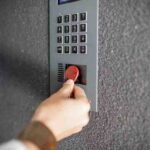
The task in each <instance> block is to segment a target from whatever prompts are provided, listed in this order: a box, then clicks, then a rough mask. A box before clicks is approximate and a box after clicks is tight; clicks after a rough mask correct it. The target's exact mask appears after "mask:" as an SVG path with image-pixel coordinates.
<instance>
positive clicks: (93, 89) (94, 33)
mask: <svg viewBox="0 0 150 150" xmlns="http://www.w3.org/2000/svg"><path fill="white" fill-rule="evenodd" d="M98 9H99V0H49V29H50V32H49V37H50V38H49V40H50V41H49V42H50V47H49V58H50V91H51V94H53V93H54V92H56V91H57V90H58V89H59V88H60V87H61V86H62V84H63V83H64V81H65V80H66V78H65V71H66V69H67V68H68V67H69V66H76V67H77V68H78V69H79V77H78V79H77V80H76V82H75V83H76V84H77V85H78V86H80V87H82V88H83V89H84V90H85V92H86V94H87V96H88V98H89V100H90V101H91V107H92V111H98V108H97V105H98V104H97V103H98V14H99V11H98Z"/></svg>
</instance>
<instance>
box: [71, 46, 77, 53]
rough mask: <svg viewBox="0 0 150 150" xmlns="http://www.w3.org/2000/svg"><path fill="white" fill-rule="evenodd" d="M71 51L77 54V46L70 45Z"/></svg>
mask: <svg viewBox="0 0 150 150" xmlns="http://www.w3.org/2000/svg"><path fill="white" fill-rule="evenodd" d="M71 51H72V53H73V54H77V53H78V48H77V46H72V49H71Z"/></svg>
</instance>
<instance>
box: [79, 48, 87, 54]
mask: <svg viewBox="0 0 150 150" xmlns="http://www.w3.org/2000/svg"><path fill="white" fill-rule="evenodd" d="M80 53H81V54H86V53H87V47H86V46H80Z"/></svg>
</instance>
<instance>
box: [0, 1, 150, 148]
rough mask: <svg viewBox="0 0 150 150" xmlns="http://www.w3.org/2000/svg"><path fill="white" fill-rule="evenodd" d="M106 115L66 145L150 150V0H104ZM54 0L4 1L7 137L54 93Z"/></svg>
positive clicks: (0, 45) (2, 82)
mask: <svg viewBox="0 0 150 150" xmlns="http://www.w3.org/2000/svg"><path fill="white" fill-rule="evenodd" d="M99 26H100V28H99V31H100V34H99V41H100V46H99V81H98V82H99V113H92V115H91V121H90V123H89V125H88V126H87V127H86V128H85V129H84V130H83V132H82V133H80V134H78V135H75V136H73V137H71V138H68V139H66V140H64V141H62V142H61V143H60V144H59V147H60V148H59V149H60V150H101V149H102V150H148V149H150V1H149V0H122V1H121V0H100V18H99ZM47 55H48V1H47V0H13V1H12V0H0V142H3V141H6V140H9V139H11V138H13V137H15V135H16V134H17V133H18V132H19V130H20V129H21V128H22V127H23V126H24V124H25V122H26V121H28V120H29V119H30V117H31V115H32V113H33V111H34V109H35V107H36V106H37V105H38V104H39V103H40V102H41V101H42V100H43V99H44V98H46V97H47V96H48V95H49V68H48V56H47Z"/></svg>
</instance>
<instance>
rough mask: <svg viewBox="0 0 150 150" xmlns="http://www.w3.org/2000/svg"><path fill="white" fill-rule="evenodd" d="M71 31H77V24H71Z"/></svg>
mask: <svg viewBox="0 0 150 150" xmlns="http://www.w3.org/2000/svg"><path fill="white" fill-rule="evenodd" d="M71 31H72V32H73V33H74V32H78V26H77V25H72V27H71Z"/></svg>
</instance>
